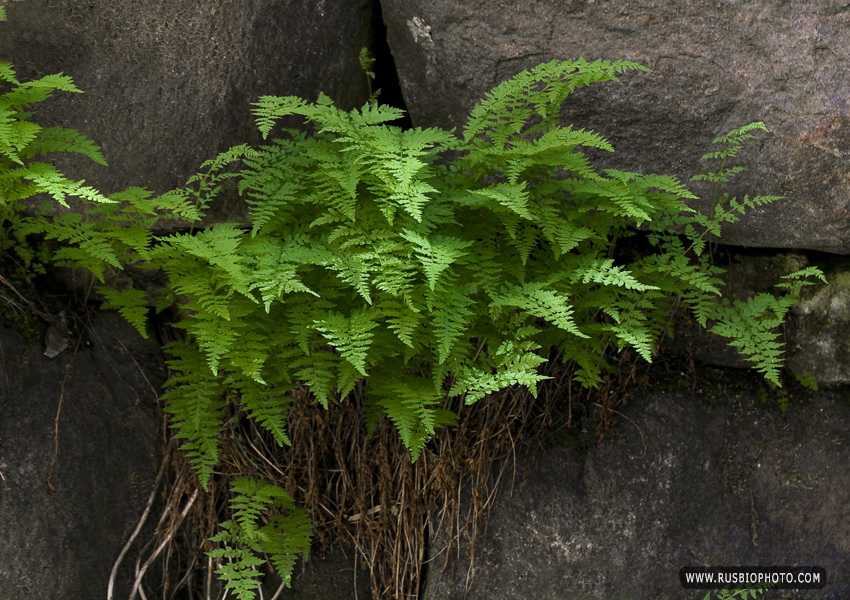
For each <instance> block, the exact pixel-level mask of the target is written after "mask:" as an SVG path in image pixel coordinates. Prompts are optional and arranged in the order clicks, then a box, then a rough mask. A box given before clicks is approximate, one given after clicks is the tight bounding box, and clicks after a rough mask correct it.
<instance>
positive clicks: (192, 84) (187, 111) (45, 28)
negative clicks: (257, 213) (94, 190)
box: [0, 0, 372, 193]
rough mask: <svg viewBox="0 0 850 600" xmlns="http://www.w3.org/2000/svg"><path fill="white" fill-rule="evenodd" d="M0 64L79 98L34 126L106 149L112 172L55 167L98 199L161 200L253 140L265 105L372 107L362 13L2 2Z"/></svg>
mask: <svg viewBox="0 0 850 600" xmlns="http://www.w3.org/2000/svg"><path fill="white" fill-rule="evenodd" d="M3 4H8V8H7V12H8V22H7V23H4V24H0V41H2V44H0V57H2V59H3V60H11V61H12V62H13V63H14V65H15V67H16V69H17V71H18V75H19V79H22V80H29V79H30V78H34V77H40V76H43V75H48V74H51V73H58V72H64V73H65V74H66V75H69V76H71V77H72V78H73V79H74V82H75V83H76V85H77V87H79V88H80V89H81V90H83V91H84V92H85V93H84V94H82V95H79V94H66V93H60V94H59V96H58V97H54V98H53V99H51V100H49V101H47V102H45V103H42V105H41V107H40V108H38V115H37V117H36V121H37V122H38V123H40V124H44V125H45V126H47V125H63V126H66V127H71V128H74V129H77V130H79V131H80V132H82V133H84V134H85V135H87V136H88V137H90V138H91V139H93V140H94V141H95V142H96V143H98V144H100V145H101V146H102V151H103V153H104V155H105V157H106V160H107V161H108V162H109V164H110V166H109V167H108V168H107V167H101V166H99V165H94V164H90V163H89V162H88V161H87V160H73V161H63V162H61V163H60V164H61V165H63V166H65V165H68V168H67V170H66V173H67V174H68V175H69V176H72V177H73V178H75V179H76V178H85V179H86V180H87V182H88V183H89V184H93V185H95V186H96V187H98V188H99V189H101V190H102V191H104V192H106V193H112V192H116V191H119V190H122V189H124V188H125V187H127V186H130V185H136V186H141V187H147V188H148V189H151V190H154V191H156V192H158V193H162V192H165V191H167V190H169V189H172V188H173V187H176V186H182V185H184V184H185V182H186V179H187V178H188V177H189V176H190V175H192V174H193V173H195V172H196V171H197V170H198V167H199V166H200V164H201V163H202V162H203V161H205V160H207V159H210V158H213V157H214V156H215V155H216V154H217V153H218V152H220V151H222V150H224V149H226V148H227V147H229V146H230V145H233V144H239V143H244V142H252V143H256V142H259V141H260V139H261V138H260V135H259V133H258V132H257V131H256V127H255V125H254V121H253V118H252V116H251V115H250V112H249V110H250V108H251V106H250V104H251V102H256V101H257V99H258V98H259V97H260V96H261V95H266V94H268V95H299V96H303V97H305V98H307V99H310V100H314V99H315V98H316V97H317V96H318V93H319V91H324V92H325V93H326V94H328V95H329V96H330V97H331V98H333V99H334V100H335V101H336V102H337V103H338V104H339V105H340V106H341V107H345V108H352V107H354V106H359V105H360V104H362V103H363V102H365V100H366V99H367V97H368V91H367V88H366V81H365V78H364V77H363V74H362V72H361V70H360V66H359V63H358V59H357V57H358V53H359V51H360V49H361V48H362V47H364V46H370V45H371V44H370V37H371V32H370V23H371V18H372V0H320V1H312V0H285V1H281V0H239V1H234V0H227V1H225V2H218V1H217V2H208V1H206V0H185V1H180V2H162V1H154V0H144V1H141V2H140V1H139V0H115V1H112V2H92V1H87V2H81V1H80V0H51V1H48V2H35V1H30V2H23V3H20V4H18V3H17V2H4V3H3Z"/></svg>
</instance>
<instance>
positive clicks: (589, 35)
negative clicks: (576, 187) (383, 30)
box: [382, 0, 850, 254]
mask: <svg viewBox="0 0 850 600" xmlns="http://www.w3.org/2000/svg"><path fill="white" fill-rule="evenodd" d="M382 5H383V11H384V12H383V14H384V20H385V22H386V24H387V30H388V39H389V43H390V47H391V49H392V52H393V56H394V57H395V63H396V67H397V69H398V72H399V80H400V83H401V86H402V91H403V93H404V97H405V101H406V103H407V106H408V108H409V110H410V113H411V116H412V120H413V123H414V125H417V126H432V125H439V126H442V127H447V128H450V127H458V128H461V127H463V125H464V123H465V119H466V115H467V114H468V112H469V110H470V109H471V108H472V107H473V106H474V104H475V103H476V102H477V101H478V100H479V99H480V98H481V97H483V95H484V94H485V93H486V92H488V91H489V90H490V89H491V88H493V87H494V86H495V85H496V84H498V83H500V82H502V81H504V80H506V79H508V78H509V77H511V76H513V75H514V74H516V73H518V72H519V71H521V70H523V69H526V68H529V67H532V66H534V65H536V64H539V63H542V62H546V61H550V60H553V59H558V60H566V59H576V58H579V57H583V58H585V59H586V60H588V61H592V60H596V59H609V60H616V59H627V60H632V61H635V62H638V63H641V64H643V65H645V66H647V67H649V68H651V69H652V70H653V72H652V73H649V74H647V73H637V72H631V73H628V74H626V75H624V76H623V77H622V82H621V83H616V82H606V83H602V84H594V85H592V86H589V87H586V88H582V89H580V90H577V91H576V92H575V93H574V94H573V95H572V96H571V97H570V98H568V99H567V103H566V109H565V111H564V115H563V116H564V119H565V122H572V123H575V124H576V125H577V126H579V127H584V128H590V129H592V130H594V131H596V132H598V133H600V134H602V135H604V136H606V137H607V138H608V139H609V140H610V141H611V142H612V143H613V145H614V148H615V149H616V152H615V154H614V155H613V156H611V157H610V158H609V157H599V159H598V161H597V164H598V165H600V166H605V167H607V166H616V167H617V168H621V169H624V170H630V171H637V172H644V173H650V172H655V173H666V174H673V175H678V176H679V177H680V178H681V179H682V180H683V181H688V180H689V179H690V177H691V176H693V175H694V174H697V173H702V172H705V171H706V170H708V169H713V168H716V166H715V165H708V164H704V163H701V162H700V160H699V159H700V157H701V156H702V155H703V154H704V153H706V152H708V151H709V149H710V146H711V144H710V142H711V140H712V139H714V138H715V137H717V136H719V135H723V134H725V133H726V132H728V131H729V130H730V129H733V128H736V127H741V126H742V125H745V124H747V123H750V122H752V121H763V122H764V123H765V124H766V125H767V127H768V129H770V130H771V132H772V134H771V135H767V134H759V135H758V140H757V141H755V142H752V143H751V145H750V146H749V147H745V150H744V151H743V152H742V153H741V155H740V156H739V159H740V161H741V164H743V165H745V166H746V167H747V169H748V170H747V171H746V172H745V173H743V174H742V175H740V176H739V177H738V178H737V179H735V180H733V182H732V185H731V186H730V187H729V188H728V190H729V191H730V193H731V194H732V195H736V196H738V197H743V196H744V194H749V195H750V196H754V195H781V196H786V197H787V199H786V200H784V201H780V202H776V203H773V204H771V205H769V206H766V207H762V208H760V209H758V210H756V211H753V212H752V213H751V214H750V215H749V216H748V217H747V218H745V219H743V220H742V221H741V222H740V223H738V224H735V225H728V226H726V228H725V229H724V232H723V240H724V242H725V243H728V244H733V245H742V246H752V247H773V248H801V249H802V248H805V249H814V250H823V251H829V252H836V253H843V254H847V253H850V219H848V199H850V178H848V177H847V173H848V163H847V160H848V157H850V136H848V131H850V129H848V125H850V116H848V115H850V113H848V104H847V91H848V89H850V71H848V70H847V69H846V48H847V47H848V44H850V12H848V11H847V8H846V6H843V5H841V6H839V4H838V3H834V2H818V3H802V4H801V3H796V4H795V3H789V2H766V1H763V0H762V1H756V0H751V1H748V2H737V3H734V4H724V3H717V2H712V1H709V0H689V1H688V2H684V3H682V2H663V1H661V0H642V1H641V2H630V3H628V4H627V5H625V4H623V5H620V4H616V3H611V2H601V1H593V0H529V1H522V2H520V1H516V0H514V1H505V0H470V1H467V2H454V1H452V0H384V1H383V2H382ZM692 189H694V190H695V191H697V192H699V193H700V194H702V195H703V200H701V201H700V202H698V203H695V206H698V207H700V208H703V209H705V208H707V207H708V204H709V202H710V195H711V193H710V189H709V188H708V187H707V186H702V185H693V186H692Z"/></svg>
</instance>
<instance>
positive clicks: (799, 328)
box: [788, 267, 850, 385]
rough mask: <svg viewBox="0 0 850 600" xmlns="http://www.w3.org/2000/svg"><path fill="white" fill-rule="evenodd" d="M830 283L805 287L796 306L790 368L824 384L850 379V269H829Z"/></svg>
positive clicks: (789, 361) (835, 383) (837, 383)
mask: <svg viewBox="0 0 850 600" xmlns="http://www.w3.org/2000/svg"><path fill="white" fill-rule="evenodd" d="M826 277H827V279H828V280H829V284H828V285H819V286H817V287H816V288H811V289H807V290H804V293H803V295H802V296H801V298H800V300H799V301H798V302H797V304H795V305H794V306H793V307H792V311H793V315H794V321H795V324H796V327H795V331H794V337H793V341H792V343H791V352H790V356H789V359H788V368H789V370H791V372H793V373H796V374H800V375H802V374H804V373H809V374H811V375H812V376H814V378H815V380H817V382H818V383H822V384H824V385H847V384H848V383H850V271H848V270H847V269H846V268H841V267H837V268H835V269H832V270H829V271H827V272H826Z"/></svg>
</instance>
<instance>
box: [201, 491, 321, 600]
mask: <svg viewBox="0 0 850 600" xmlns="http://www.w3.org/2000/svg"><path fill="white" fill-rule="evenodd" d="M231 491H232V493H234V494H236V496H234V498H233V499H232V500H231V501H230V502H231V507H232V509H233V517H234V518H233V520H230V521H224V522H222V523H220V524H219V532H218V533H217V534H216V535H214V536H213V537H211V538H210V541H212V542H219V543H222V544H223V546H222V547H220V548H217V549H216V550H213V551H211V552H208V553H207V555H208V556H210V557H211V558H219V559H220V558H224V559H227V561H228V562H227V564H225V565H223V566H222V567H221V568H219V569H218V570H216V573H217V574H218V575H219V577H220V578H221V579H222V580H224V582H225V585H224V587H225V589H227V590H232V591H233V592H234V594H235V595H236V597H237V598H239V600H253V599H254V598H255V597H256V590H257V589H259V587H260V583H259V581H258V577H259V576H260V574H259V573H258V572H257V570H256V568H257V567H259V566H260V565H262V564H264V563H265V562H266V561H265V560H263V559H261V558H259V556H258V555H268V556H269V560H270V561H271V563H272V565H274V568H275V570H276V571H277V572H278V575H280V577H281V579H282V580H283V583H284V585H285V586H286V587H291V585H292V571H293V569H294V567H295V563H296V561H297V560H298V557H299V556H301V557H302V558H303V559H304V560H305V561H306V560H307V559H308V558H309V556H310V542H311V539H312V533H311V531H310V528H311V524H310V519H309V517H308V516H307V513H306V511H305V510H303V509H299V508H295V505H294V502H293V500H292V497H291V496H289V494H287V493H286V492H285V491H284V490H282V489H280V488H278V487H275V486H273V485H270V484H268V483H266V482H265V481H257V480H254V479H249V478H245V477H240V478H237V479H234V480H233V482H232V483H231ZM272 511H274V513H275V514H272V515H271V516H270V517H268V518H267V522H266V523H265V524H264V525H260V523H259V521H260V519H261V518H262V517H263V515H265V514H267V513H268V512H272Z"/></svg>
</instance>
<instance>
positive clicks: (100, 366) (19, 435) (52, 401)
mask: <svg viewBox="0 0 850 600" xmlns="http://www.w3.org/2000/svg"><path fill="white" fill-rule="evenodd" d="M96 321H97V322H96V323H95V324H94V325H93V328H92V331H91V334H90V340H91V346H90V347H88V348H85V347H84V348H81V349H79V350H78V351H77V352H76V353H74V352H72V348H71V349H68V350H66V351H65V352H63V353H62V354H60V355H59V356H57V357H56V358H53V359H48V358H45V357H44V356H43V355H42V349H41V347H40V344H38V343H35V344H32V345H27V344H26V343H24V341H23V339H22V338H21V337H20V336H19V335H18V334H17V333H16V332H14V331H12V330H10V329H5V328H3V329H0V440H2V446H1V447H0V450H2V454H0V472H2V474H3V478H2V480H0V598H9V599H10V600H11V599H14V600H41V599H44V600H47V599H50V600H54V599H55V600H76V599H79V598H93V597H98V596H102V597H105V596H106V586H107V581H108V579H109V573H110V570H111V569H112V565H113V563H114V562H115V559H116V558H117V557H118V553H119V552H120V550H121V547H122V546H123V544H124V543H125V542H126V540H127V538H128V536H129V534H130V532H131V531H132V530H133V527H134V526H135V524H136V521H137V520H138V518H139V517H140V515H141V512H142V510H143V508H144V505H145V501H146V500H147V496H148V494H149V493H150V486H151V485H152V483H153V479H154V478H155V476H156V473H157V469H158V463H159V460H160V454H159V448H160V440H159V427H158V423H159V419H158V418H157V417H156V416H155V415H154V412H153V401H154V398H155V392H154V389H156V388H157V387H158V386H159V385H160V384H161V383H162V380H163V375H164V368H163V365H162V362H161V359H160V358H159V350H158V348H157V347H156V345H155V344H153V343H152V342H149V341H144V340H142V339H141V338H140V337H139V336H138V334H137V333H136V332H135V331H134V330H133V328H132V327H130V326H129V325H127V324H126V323H124V321H123V320H122V319H121V318H120V317H119V316H118V315H117V314H105V315H103V317H102V318H101V317H98V318H97V320H96ZM60 403H61V410H60ZM57 415H58V418H57ZM57 423H58V438H57V445H56V446H55V448H54V428H55V427H56V424H57ZM54 450H55V452H56V454H55V458H56V460H55V464H53V467H52V475H51V464H52V462H53V457H54ZM51 486H52V489H51ZM127 583H128V581H127V577H126V576H125V577H123V578H122V579H121V580H119V584H120V585H119V590H124V588H122V587H120V586H121V585H126V584H127ZM128 591H129V590H128V589H127V590H124V593H125V597H126V595H127V592H128ZM118 597H120V595H119V596H118Z"/></svg>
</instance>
